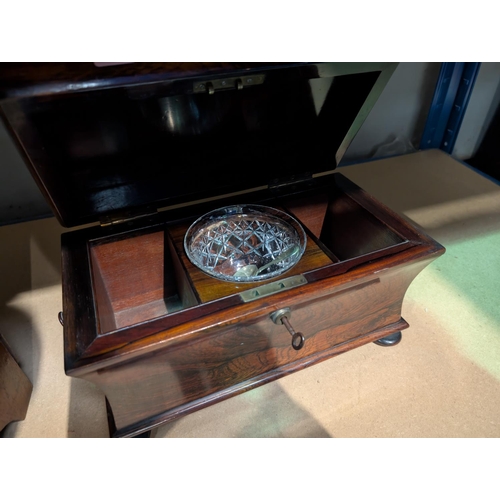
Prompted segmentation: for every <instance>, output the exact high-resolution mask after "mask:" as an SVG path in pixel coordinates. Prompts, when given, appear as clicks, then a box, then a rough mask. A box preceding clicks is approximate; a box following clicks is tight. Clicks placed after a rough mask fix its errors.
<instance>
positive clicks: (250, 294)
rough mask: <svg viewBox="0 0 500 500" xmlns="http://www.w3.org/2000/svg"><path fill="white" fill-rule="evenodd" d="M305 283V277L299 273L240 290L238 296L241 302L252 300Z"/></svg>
mask: <svg viewBox="0 0 500 500" xmlns="http://www.w3.org/2000/svg"><path fill="white" fill-rule="evenodd" d="M305 284H307V280H306V278H305V277H304V276H303V275H302V274H299V275H297V276H291V277H290V278H285V279H282V280H279V281H273V282H272V283H268V284H266V285H261V286H258V287H256V288H251V289H250V290H245V291H244V292H240V294H239V296H240V297H241V300H243V302H252V301H253V300H257V299H261V298H262V297H268V296H269V295H274V294H275V293H278V292H283V291H284V290H290V289H291V288H295V287H296V286H301V285H305Z"/></svg>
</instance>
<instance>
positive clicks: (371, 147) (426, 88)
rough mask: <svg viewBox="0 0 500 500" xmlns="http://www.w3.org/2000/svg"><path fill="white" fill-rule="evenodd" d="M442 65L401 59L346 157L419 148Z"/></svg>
mask: <svg viewBox="0 0 500 500" xmlns="http://www.w3.org/2000/svg"><path fill="white" fill-rule="evenodd" d="M440 68H441V63H428V62H422V63H399V65H398V67H397V68H396V71H394V74H393V75H392V78H391V79H390V80H389V83H388V84H387V86H386V87H385V89H384V90H383V92H382V94H381V95H380V97H379V99H378V101H377V102H376V104H375V106H374V107H373V109H372V111H371V113H370V114H369V115H368V117H367V119H366V121H365V123H364V124H363V126H362V127H361V129H360V130H359V132H358V134H357V135H356V137H355V138H354V140H353V141H352V143H351V145H350V147H349V149H348V150H347V151H346V154H345V156H344V161H345V162H349V163H351V162H353V161H357V160H365V159H367V158H372V157H382V156H390V155H397V154H404V153H408V152H411V151H412V150H413V151H416V150H418V147H419V144H420V138H421V137H422V133H423V131H424V127H425V121H426V120H427V113H428V111H429V108H430V106H431V102H432V98H433V96H434V90H435V88H436V82H437V79H438V76H439V70H440ZM381 147H383V148H381ZM379 148H381V149H380V150H379Z"/></svg>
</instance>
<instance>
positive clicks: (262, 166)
mask: <svg viewBox="0 0 500 500" xmlns="http://www.w3.org/2000/svg"><path fill="white" fill-rule="evenodd" d="M395 67H396V65H395V64H392V63H366V64H365V63H363V64H361V63H352V64H344V63H342V64H341V63H321V64H310V63H301V64H267V63H266V64H255V63H252V64H246V63H209V64H208V63H207V64H204V63H203V64H202V63H196V64H195V63H185V64H178V63H176V64H173V63H158V64H124V65H116V66H105V67H98V66H96V65H94V64H92V63H86V64H84V63H81V64H80V63H78V64H35V65H25V64H13V65H8V64H4V65H3V67H2V70H3V71H2V74H3V76H2V77H1V78H0V98H1V99H2V100H1V109H2V115H3V118H4V121H5V123H6V124H7V126H8V128H9V130H10V132H11V133H12V136H13V137H14V138H15V140H16V142H17V143H18V145H19V146H20V150H21V151H22V152H23V154H24V156H25V158H26V161H27V164H28V166H29V168H30V170H31V172H32V174H33V176H34V178H35V180H36V181H37V183H38V185H39V186H40V188H41V190H42V192H43V193H44V194H45V196H46V198H47V200H48V201H49V203H50V204H51V206H52V208H53V210H54V213H55V215H56V217H57V218H58V220H59V221H60V222H61V224H63V225H64V226H66V227H75V226H79V225H82V224H87V223H95V222H100V224H99V225H94V226H91V227H87V228H85V229H78V230H75V231H72V232H68V233H65V234H63V236H62V279H63V317H64V321H63V323H64V355H65V369H66V373H67V374H68V375H69V376H72V377H79V378H83V379H86V380H89V381H91V382H93V383H94V384H96V385H97V386H98V387H99V388H100V389H101V390H102V391H103V393H104V394H105V396H106V399H107V402H108V408H109V410H110V414H111V413H112V422H111V425H112V428H113V433H112V435H113V436H115V437H126V436H128V437H132V436H136V435H140V434H142V433H144V432H145V431H148V430H151V429H152V428H154V427H157V426H160V425H162V424H165V423H166V422H169V421H171V420H172V419H175V418H178V417H180V416H182V415H185V414H187V413H190V412H193V411H195V410H197V409H200V408H203V407H205V406H208V405H211V404H214V403H217V402H218V401H221V400H223V399H226V398H228V397H230V396H234V395H236V394H239V393H242V392H244V391H247V390H249V389H252V388H254V387H257V386H259V385H262V384H264V383H266V382H270V381H272V380H275V379H277V378H279V377H282V376H284V375H287V374H289V373H293V372H295V371H297V370H301V369H303V368H306V367H308V366H310V365H312V364H314V363H317V362H320V361H323V360H325V359H328V358H330V357H332V356H335V355H337V354H341V353H343V352H346V351H348V350H350V349H353V348H355V347H359V346H361V345H363V344H366V343H368V342H374V341H378V342H380V343H381V344H382V345H384V344H385V345H391V344H393V343H397V341H398V340H399V338H400V334H398V332H400V331H401V330H403V329H405V328H407V327H408V324H407V323H406V322H405V321H404V319H403V318H402V317H401V306H402V302H403V298H404V295H405V292H406V290H407V288H408V286H409V285H410V283H411V282H412V280H413V279H414V278H415V277H416V276H417V274H418V273H419V272H420V271H421V270H422V269H423V268H424V267H425V266H427V265H428V264H429V263H430V262H431V261H433V260H434V259H435V258H436V257H438V256H439V255H441V254H442V253H443V252H444V248H443V247H442V246H441V245H439V244H438V243H437V242H435V241H434V240H433V239H431V238H430V237H429V236H427V235H426V234H424V233H423V232H422V231H421V230H419V229H418V228H416V227H414V226H413V225H412V224H410V223H409V222H408V221H406V220H404V219H403V218H401V217H400V216H398V215H397V214H395V213H394V212H392V211H391V210H389V209H388V208H387V207H385V206H383V205H382V204H381V203H379V202H378V201H377V200H375V199H374V198H373V197H371V196H370V195H369V194H368V193H366V192H364V191H363V190H361V189H360V188H359V187H357V186H356V185H354V184H353V183H352V182H350V181H349V180H348V179H346V178H345V177H343V176H342V175H341V174H339V173H333V172H332V170H333V169H334V168H335V167H336V166H337V164H338V162H339V161H340V159H341V157H342V155H343V153H344V152H345V150H346V149H347V147H348V145H349V143H350V142H351V140H352V138H353V137H354V135H355V134H356V132H357V131H358V129H359V128H360V126H361V124H362V122H363V120H364V119H365V117H366V116H367V114H368V113H369V111H370V109H371V108H372V107H373V104H374V103H375V101H376V99H377V98H378V96H379V94H380V92H381V91H382V89H383V88H384V86H385V84H386V83H387V81H388V79H389V78H390V76H391V74H392V72H393V71H394V69H395ZM246 203H251V204H260V205H264V206H272V207H275V208H278V209H281V210H284V211H287V212H289V213H290V214H292V215H293V216H295V218H296V219H297V220H298V221H299V222H300V223H301V224H302V225H303V227H304V228H305V230H306V233H307V247H306V250H305V253H304V255H303V257H302V258H301V260H300V261H299V263H298V264H297V265H295V266H294V267H293V268H292V269H290V270H289V271H288V272H287V273H285V274H283V275H281V276H279V277H278V278H275V279H272V280H268V281H264V282H261V283H255V284H234V283H228V282H223V281H219V280H216V279H214V278H211V277H210V276H208V275H206V274H204V273H203V272H201V271H200V270H199V269H198V268H197V267H195V266H194V265H193V264H192V263H191V262H190V261H189V259H188V258H187V256H186V254H185V251H184V247H183V239H184V234H185V232H186V230H187V228H188V227H189V225H190V224H191V223H192V222H193V221H194V220H195V219H196V218H198V217H200V216H201V215H203V214H205V213H206V212H208V211H210V210H212V209H215V208H219V207H222V206H227V205H234V204H246ZM285 326H288V328H289V329H290V331H289V330H288V329H287V328H286V327H285ZM296 332H300V333H301V334H302V335H303V338H304V343H303V345H302V346H301V348H300V349H296V348H294V347H293V346H292V344H291V340H292V337H291V335H290V333H292V334H293V333H296Z"/></svg>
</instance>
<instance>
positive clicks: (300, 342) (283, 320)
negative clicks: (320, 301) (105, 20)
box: [271, 307, 306, 351]
mask: <svg viewBox="0 0 500 500" xmlns="http://www.w3.org/2000/svg"><path fill="white" fill-rule="evenodd" d="M291 315H292V311H291V310H290V308H289V307H285V308H284V309H279V310H278V311H276V312H273V313H272V314H271V319H272V320H273V322H274V323H275V324H276V325H284V326H285V328H286V329H287V330H288V332H289V333H290V335H291V336H292V347H293V348H294V349H295V350H296V351H298V350H299V349H302V347H304V342H305V340H306V339H305V338H304V335H302V333H300V332H296V331H295V330H294V329H293V326H292V325H291V324H290V321H289V318H290V317H291Z"/></svg>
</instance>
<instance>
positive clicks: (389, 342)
mask: <svg viewBox="0 0 500 500" xmlns="http://www.w3.org/2000/svg"><path fill="white" fill-rule="evenodd" d="M401 337H402V335H401V332H396V333H393V334H392V335H387V337H383V338H381V339H378V340H376V341H375V342H374V344H377V345H381V346H383V347H392V346H393V345H397V344H399V343H400V342H401Z"/></svg>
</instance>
